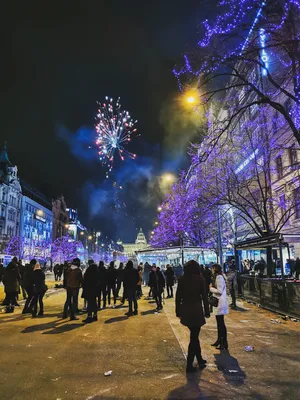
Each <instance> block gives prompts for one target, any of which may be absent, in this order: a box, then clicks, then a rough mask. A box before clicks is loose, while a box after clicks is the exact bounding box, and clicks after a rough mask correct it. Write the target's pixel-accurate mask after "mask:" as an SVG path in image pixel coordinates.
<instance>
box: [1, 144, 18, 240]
mask: <svg viewBox="0 0 300 400" xmlns="http://www.w3.org/2000/svg"><path fill="white" fill-rule="evenodd" d="M21 197H22V193H21V185H20V182H19V178H18V168H17V167H16V166H15V165H13V164H12V163H11V162H10V160H9V158H8V154H7V149H6V144H5V145H4V147H3V149H2V150H1V152H0V241H1V247H4V246H5V244H6V243H7V242H8V240H9V239H10V238H11V237H13V236H17V235H19V231H20V213H21Z"/></svg>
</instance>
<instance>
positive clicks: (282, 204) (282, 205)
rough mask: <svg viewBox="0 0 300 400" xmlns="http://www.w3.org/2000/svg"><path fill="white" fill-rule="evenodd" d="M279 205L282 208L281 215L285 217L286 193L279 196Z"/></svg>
mask: <svg viewBox="0 0 300 400" xmlns="http://www.w3.org/2000/svg"><path fill="white" fill-rule="evenodd" d="M279 205H280V209H281V217H283V215H284V213H285V210H286V202H285V194H282V195H281V196H279Z"/></svg>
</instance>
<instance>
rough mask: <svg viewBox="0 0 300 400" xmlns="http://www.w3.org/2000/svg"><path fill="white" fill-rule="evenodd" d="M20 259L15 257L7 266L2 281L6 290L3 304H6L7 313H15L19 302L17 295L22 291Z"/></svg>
mask: <svg viewBox="0 0 300 400" xmlns="http://www.w3.org/2000/svg"><path fill="white" fill-rule="evenodd" d="M17 262H18V259H17V257H14V258H13V259H12V261H11V262H10V263H9V264H8V266H7V267H6V268H5V270H4V273H3V277H2V281H3V285H4V291H5V299H4V301H3V303H2V304H3V305H4V306H6V310H5V312H6V313H13V312H14V310H15V306H16V305H18V303H17V296H18V294H19V293H20V279H21V276H20V272H19V268H18V264H17Z"/></svg>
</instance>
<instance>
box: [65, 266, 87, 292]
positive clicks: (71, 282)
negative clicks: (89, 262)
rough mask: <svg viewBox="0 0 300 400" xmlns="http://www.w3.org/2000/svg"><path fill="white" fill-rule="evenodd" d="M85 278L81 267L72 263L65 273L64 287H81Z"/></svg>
mask: <svg viewBox="0 0 300 400" xmlns="http://www.w3.org/2000/svg"><path fill="white" fill-rule="evenodd" d="M82 282H83V278H82V272H81V269H80V268H79V267H78V266H77V265H71V267H70V268H68V270H67V272H66V274H65V280H64V287H67V288H70V289H79V288H80V287H81V285H82Z"/></svg>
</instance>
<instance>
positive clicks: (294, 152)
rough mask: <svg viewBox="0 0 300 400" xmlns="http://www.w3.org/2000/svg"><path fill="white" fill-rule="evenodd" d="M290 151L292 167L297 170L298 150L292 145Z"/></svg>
mask: <svg viewBox="0 0 300 400" xmlns="http://www.w3.org/2000/svg"><path fill="white" fill-rule="evenodd" d="M289 153H290V164H291V169H292V170H295V169H297V163H298V157H297V150H296V149H295V147H291V148H290V150H289Z"/></svg>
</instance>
